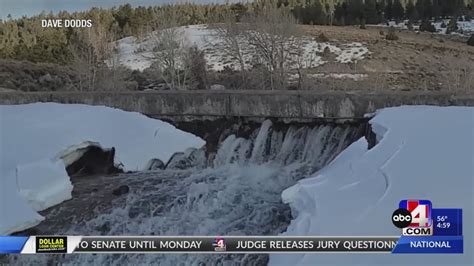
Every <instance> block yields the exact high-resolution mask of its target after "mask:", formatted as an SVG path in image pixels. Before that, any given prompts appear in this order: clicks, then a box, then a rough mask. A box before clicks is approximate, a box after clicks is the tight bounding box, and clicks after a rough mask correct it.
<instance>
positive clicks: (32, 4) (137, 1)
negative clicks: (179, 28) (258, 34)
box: [0, 0, 237, 19]
mask: <svg viewBox="0 0 474 266" xmlns="http://www.w3.org/2000/svg"><path fill="white" fill-rule="evenodd" d="M176 2H195V3H211V2H226V1H225V0H193V1H173V0H128V1H127V0H0V18H2V19H5V18H6V17H7V16H8V14H11V15H12V16H13V17H14V18H18V17H21V16H23V15H27V16H31V15H37V14H39V13H41V11H43V10H45V11H48V12H49V11H53V12H54V13H57V12H59V11H61V10H66V11H81V10H87V9H89V8H91V7H94V6H97V7H113V6H119V5H123V4H126V3H130V4H131V5H132V6H140V5H141V6H151V5H160V4H163V3H176ZM228 2H237V1H228Z"/></svg>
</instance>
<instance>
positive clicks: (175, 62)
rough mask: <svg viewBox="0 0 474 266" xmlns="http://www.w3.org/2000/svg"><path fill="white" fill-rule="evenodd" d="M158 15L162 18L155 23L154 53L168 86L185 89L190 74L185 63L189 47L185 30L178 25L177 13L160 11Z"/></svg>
mask: <svg viewBox="0 0 474 266" xmlns="http://www.w3.org/2000/svg"><path fill="white" fill-rule="evenodd" d="M156 17H158V18H160V19H159V20H157V23H156V25H155V27H156V28H157V29H158V30H157V31H155V32H154V34H153V39H154V47H153V53H154V60H155V61H156V63H157V64H156V65H157V67H158V71H159V72H160V75H161V76H162V78H163V79H164V80H165V82H166V84H167V86H168V87H170V88H174V89H185V88H186V87H187V85H188V84H187V81H188V75H189V66H188V64H186V63H185V62H186V59H187V56H188V55H187V53H188V51H189V47H187V42H186V38H185V35H184V32H183V30H182V29H181V28H179V27H178V26H179V24H178V20H177V19H176V18H177V16H176V15H175V14H172V13H170V12H167V13H165V12H160V13H159V14H157V15H156Z"/></svg>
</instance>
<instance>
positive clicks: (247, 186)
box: [20, 121, 357, 265]
mask: <svg viewBox="0 0 474 266" xmlns="http://www.w3.org/2000/svg"><path fill="white" fill-rule="evenodd" d="M356 131H357V128H355V127H349V126H344V127H333V126H319V127H315V128H309V127H300V128H297V127H290V128H289V129H288V130H287V131H286V134H285V132H279V131H277V130H274V129H273V127H272V123H271V122H270V121H266V122H264V123H263V124H262V126H261V128H260V130H257V131H256V132H254V133H253V134H252V135H251V138H249V139H243V138H237V137H236V136H234V135H231V136H228V137H227V138H226V139H225V141H223V142H222V143H221V146H220V148H219V150H218V152H217V154H216V156H215V159H214V161H213V165H214V166H213V167H211V168H206V169H203V170H199V169H198V168H193V169H188V170H163V171H161V170H160V171H153V172H146V173H138V174H133V175H122V176H120V177H119V178H122V179H125V180H121V181H122V182H121V183H125V184H128V185H129V186H130V187H131V192H130V193H129V194H128V195H127V196H124V197H122V198H120V199H119V200H116V201H115V202H114V207H113V208H112V209H111V211H110V212H106V213H102V214H100V215H98V216H97V217H96V218H94V219H92V220H89V221H86V222H79V223H77V226H73V227H65V228H64V231H62V232H58V233H61V234H74V235H101V234H103V235H211V236H213V235H277V234H279V233H281V232H282V231H284V230H285V229H286V227H287V226H288V224H289V220H290V209H289V207H288V206H287V205H285V204H283V203H282V202H281V192H282V191H283V190H284V189H286V188H288V187H289V186H291V185H293V184H295V183H296V181H297V180H299V179H301V178H303V177H306V176H308V175H310V174H312V173H314V172H315V171H317V170H319V169H320V168H321V167H323V166H324V165H326V164H327V163H328V162H329V161H330V160H332V159H333V158H334V157H335V156H336V155H337V154H338V153H339V152H341V151H342V150H343V149H344V148H345V147H346V146H347V145H349V144H350V143H351V141H352V140H353V139H354V137H355V134H356ZM202 161H205V160H202ZM75 224H76V223H75ZM49 258H51V257H49ZM20 259H21V261H23V260H24V259H25V257H21V258H20ZM56 259H58V260H59V261H58V262H62V263H68V264H92V265H102V264H106V265H107V264H111V263H113V264H125V263H126V264H134V265H140V264H147V263H153V262H157V261H159V262H160V264H162V265H180V264H185V265H190V264H191V265H200V264H201V263H205V264H206V265H207V264H209V265H215V264H221V263H224V264H228V263H229V264H234V263H245V264H249V263H250V264H259V265H260V264H262V263H266V262H267V259H268V257H267V256H266V255H252V256H249V255H246V256H244V255H138V254H137V255H132V254H128V255H118V254H116V255H80V256H79V255H77V256H76V255H70V256H66V257H57V258H56ZM27 260H28V263H33V262H35V263H38V262H39V263H44V262H45V260H47V257H46V256H35V257H29V258H27Z"/></svg>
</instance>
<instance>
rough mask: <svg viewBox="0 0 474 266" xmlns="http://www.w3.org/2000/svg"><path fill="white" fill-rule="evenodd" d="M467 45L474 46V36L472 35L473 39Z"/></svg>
mask: <svg viewBox="0 0 474 266" xmlns="http://www.w3.org/2000/svg"><path fill="white" fill-rule="evenodd" d="M467 45H470V46H474V34H471V38H469V40H467Z"/></svg>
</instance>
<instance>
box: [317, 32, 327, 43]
mask: <svg viewBox="0 0 474 266" xmlns="http://www.w3.org/2000/svg"><path fill="white" fill-rule="evenodd" d="M318 41H319V42H329V38H328V37H327V36H326V35H325V34H324V33H322V32H321V33H320V34H319V36H318Z"/></svg>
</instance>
